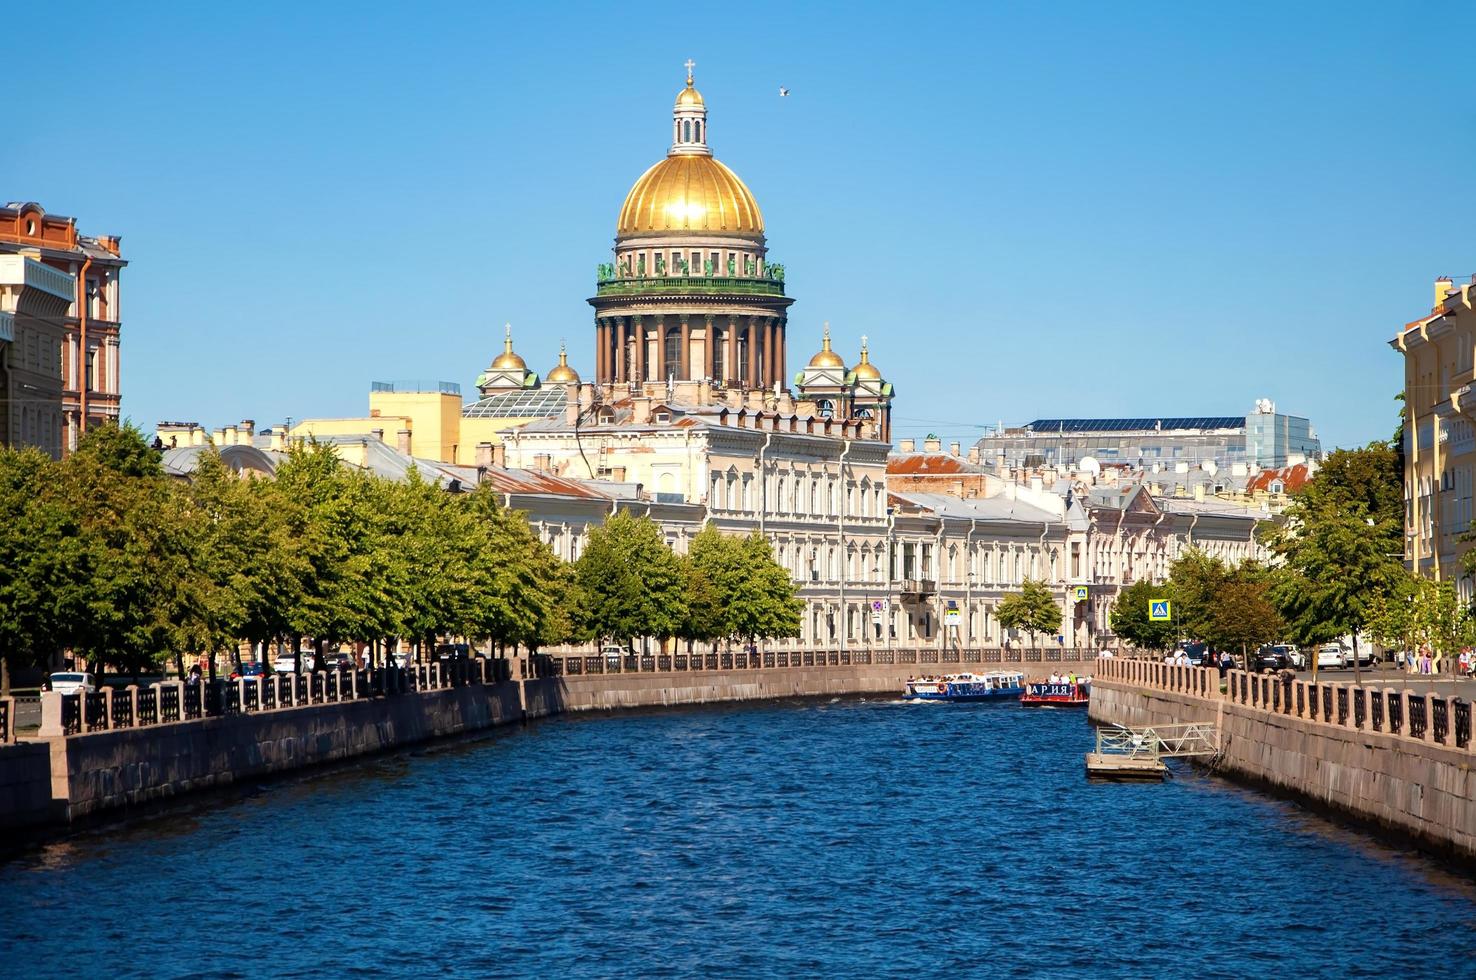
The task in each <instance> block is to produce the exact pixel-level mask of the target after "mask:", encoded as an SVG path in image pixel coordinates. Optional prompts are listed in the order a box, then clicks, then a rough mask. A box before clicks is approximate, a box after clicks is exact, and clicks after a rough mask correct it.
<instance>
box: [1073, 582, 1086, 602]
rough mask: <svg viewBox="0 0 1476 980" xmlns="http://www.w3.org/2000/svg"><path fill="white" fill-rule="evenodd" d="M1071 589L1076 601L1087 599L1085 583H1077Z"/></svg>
mask: <svg viewBox="0 0 1476 980" xmlns="http://www.w3.org/2000/svg"><path fill="white" fill-rule="evenodd" d="M1072 591H1073V593H1074V594H1075V596H1076V601H1077V602H1086V601H1087V587H1086V586H1085V585H1078V586H1077V587H1076V588H1075V589H1074V590H1072Z"/></svg>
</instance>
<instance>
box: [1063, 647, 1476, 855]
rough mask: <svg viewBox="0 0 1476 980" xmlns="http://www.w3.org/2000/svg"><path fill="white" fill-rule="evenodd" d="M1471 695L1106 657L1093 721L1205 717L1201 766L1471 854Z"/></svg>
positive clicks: (1475, 822) (1138, 723)
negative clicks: (1216, 745)
mask: <svg viewBox="0 0 1476 980" xmlns="http://www.w3.org/2000/svg"><path fill="white" fill-rule="evenodd" d="M1469 712H1470V703H1469V702H1467V701H1464V700H1461V699H1454V698H1450V699H1447V698H1444V697H1433V696H1431V695H1427V694H1422V693H1413V692H1401V691H1395V690H1392V689H1383V688H1367V687H1362V688H1359V687H1357V686H1355V685H1344V684H1315V685H1314V684H1312V683H1311V682H1309V681H1302V680H1296V679H1292V678H1290V677H1286V676H1276V675H1269V674H1260V675H1256V674H1246V673H1244V672H1242V671H1231V672H1229V674H1228V675H1227V676H1226V678H1225V680H1224V685H1223V691H1222V689H1221V679H1220V676H1219V673H1218V672H1217V671H1215V670H1210V669H1203V668H1197V667H1171V666H1169V665H1165V664H1157V663H1151V662H1147V661H1130V660H1129V661H1121V660H1120V661H1115V662H1104V664H1103V665H1102V666H1101V667H1100V668H1099V669H1098V671H1097V673H1096V679H1095V681H1094V683H1093V685H1092V700H1091V707H1090V716H1091V717H1092V719H1094V720H1096V721H1101V722H1106V723H1111V724H1118V725H1125V726H1128V727H1134V728H1136V727H1150V726H1155V725H1169V724H1182V723H1189V722H1214V723H1215V724H1216V725H1217V727H1218V728H1219V731H1220V746H1221V755H1220V756H1219V757H1218V758H1216V759H1215V760H1213V762H1212V763H1211V765H1212V766H1213V767H1214V768H1216V769H1219V770H1221V771H1224V772H1226V773H1228V774H1230V775H1232V776H1236V777H1240V778H1245V779H1248V780H1251V781H1254V782H1257V783H1261V784H1264V785H1267V786H1270V787H1273V788H1274V789H1276V790H1277V791H1279V792H1283V793H1286V794H1289V795H1292V796H1295V797H1297V798H1300V799H1302V800H1304V801H1306V802H1309V803H1312V804H1314V805H1317V806H1321V807H1326V808H1328V809H1331V810H1335V811H1338V812H1341V813H1343V814H1345V815H1347V816H1350V817H1353V818H1355V819H1357V820H1360V821H1364V822H1368V823H1372V824H1376V825H1378V826H1381V827H1384V828H1387V829H1390V830H1394V831H1397V832H1398V833H1399V834H1400V835H1401V836H1403V837H1404V838H1406V839H1408V840H1413V841H1417V842H1419V843H1421V844H1423V845H1425V846H1428V847H1430V848H1432V849H1436V850H1440V851H1443V852H1447V853H1453V854H1455V855H1457V856H1459V857H1460V858H1462V859H1463V860H1466V861H1470V862H1476V777H1473V775H1472V772H1471V768H1472V761H1473V758H1472V757H1473V754H1476V746H1473V744H1472V739H1471V737H1470V713H1469Z"/></svg>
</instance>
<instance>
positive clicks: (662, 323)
mask: <svg viewBox="0 0 1476 980" xmlns="http://www.w3.org/2000/svg"><path fill="white" fill-rule="evenodd" d="M670 371H671V365H670V364H667V363H666V317H665V316H662V315H660V314H658V315H657V317H656V370H655V372H653V374H652V377H654V378H657V379H658V380H661V381H665V380H666V376H667V374H669V373H670Z"/></svg>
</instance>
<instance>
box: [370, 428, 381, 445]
mask: <svg viewBox="0 0 1476 980" xmlns="http://www.w3.org/2000/svg"><path fill="white" fill-rule="evenodd" d="M369 434H370V435H371V436H373V437H374V438H376V439H378V440H379V441H380V442H384V430H383V429H370V430H369Z"/></svg>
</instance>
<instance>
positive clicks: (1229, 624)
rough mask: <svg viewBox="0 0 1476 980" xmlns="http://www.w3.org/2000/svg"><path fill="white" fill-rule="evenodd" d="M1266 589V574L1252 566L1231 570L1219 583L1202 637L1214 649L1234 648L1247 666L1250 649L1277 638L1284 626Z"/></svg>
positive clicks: (1268, 585) (1267, 587) (1268, 587)
mask: <svg viewBox="0 0 1476 980" xmlns="http://www.w3.org/2000/svg"><path fill="white" fill-rule="evenodd" d="M1269 589H1270V584H1269V582H1268V581H1267V579H1266V577H1265V576H1264V575H1262V574H1260V573H1259V571H1258V570H1257V569H1255V568H1254V567H1243V568H1237V569H1235V570H1234V571H1233V572H1232V573H1230V574H1229V575H1227V576H1226V578H1225V581H1224V582H1223V583H1222V584H1221V586H1220V589H1219V593H1218V595H1217V596H1216V601H1215V604H1214V608H1213V610H1212V612H1211V614H1210V617H1209V620H1208V622H1207V623H1206V626H1205V630H1206V632H1205V633H1204V635H1203V637H1202V638H1203V639H1204V640H1205V641H1206V642H1207V643H1209V644H1210V646H1211V647H1212V648H1213V649H1216V650H1235V649H1238V650H1239V651H1240V654H1241V657H1242V659H1243V662H1244V663H1245V664H1247V665H1250V663H1251V660H1250V652H1251V651H1252V650H1254V649H1256V648H1258V647H1260V646H1261V645H1262V644H1264V643H1271V642H1273V641H1275V640H1279V639H1280V638H1281V636H1282V633H1283V632H1284V631H1285V629H1286V624H1285V622H1284V621H1283V620H1282V618H1281V614H1280V613H1279V612H1277V610H1276V606H1275V605H1273V604H1272V602H1271V600H1270V598H1269V596H1268V592H1269Z"/></svg>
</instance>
